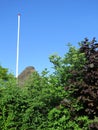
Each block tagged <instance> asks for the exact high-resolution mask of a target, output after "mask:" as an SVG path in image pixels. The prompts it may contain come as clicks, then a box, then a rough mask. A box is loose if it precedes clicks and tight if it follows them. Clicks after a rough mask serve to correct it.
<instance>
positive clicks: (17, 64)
mask: <svg viewBox="0 0 98 130" xmlns="http://www.w3.org/2000/svg"><path fill="white" fill-rule="evenodd" d="M19 38H20V14H18V33H17V54H16V78H17V77H18V66H19Z"/></svg>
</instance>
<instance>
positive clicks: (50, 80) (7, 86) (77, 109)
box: [0, 38, 98, 130]
mask: <svg viewBox="0 0 98 130" xmlns="http://www.w3.org/2000/svg"><path fill="white" fill-rule="evenodd" d="M50 62H52V63H53V65H54V72H53V73H52V74H49V73H48V72H49V71H48V70H47V69H45V70H44V71H42V73H41V74H38V73H37V72H36V71H35V72H33V73H32V75H31V76H30V78H29V79H28V80H27V81H26V83H25V84H24V87H20V86H18V85H17V80H16V79H15V78H14V76H13V75H12V74H9V73H8V70H7V69H6V68H3V67H1V66H0V129H1V130H46V129H47V130H73V129H75V130H93V129H98V128H97V127H98V102H97V100H98V96H97V95H98V43H97V42H96V40H95V38H94V39H93V40H92V41H89V40H88V39H87V38H86V39H85V40H84V41H83V42H80V48H78V49H77V48H75V47H73V46H72V45H69V51H68V52H67V53H66V54H65V55H64V57H60V56H58V55H51V56H50Z"/></svg>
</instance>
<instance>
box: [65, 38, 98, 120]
mask: <svg viewBox="0 0 98 130" xmlns="http://www.w3.org/2000/svg"><path fill="white" fill-rule="evenodd" d="M80 53H85V57H86V61H87V62H86V63H85V65H84V67H83V69H81V70H80V72H79V71H78V72H77V71H76V70H75V71H72V72H71V74H72V77H71V78H70V79H69V83H70V82H71V83H73V86H74V87H73V88H72V86H68V87H66V88H65V90H70V91H71V90H72V89H73V90H74V92H73V93H72V95H71V96H73V97H74V98H76V99H77V100H78V102H80V103H82V104H83V110H82V113H81V111H79V114H80V115H87V116H89V118H90V119H93V118H94V116H98V43H97V42H96V40H95V38H93V40H92V41H90V42H89V41H88V39H87V38H85V40H84V41H83V42H82V45H81V47H80ZM80 79H82V80H80Z"/></svg>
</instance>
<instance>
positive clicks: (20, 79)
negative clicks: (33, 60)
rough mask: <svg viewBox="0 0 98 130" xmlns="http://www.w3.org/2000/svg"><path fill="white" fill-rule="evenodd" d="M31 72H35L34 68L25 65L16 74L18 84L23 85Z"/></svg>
mask: <svg viewBox="0 0 98 130" xmlns="http://www.w3.org/2000/svg"><path fill="white" fill-rule="evenodd" d="M33 72H35V68H34V67H33V66H28V67H26V68H25V69H24V70H23V71H22V72H21V73H20V75H19V76H18V82H19V86H23V85H24V83H25V82H26V81H27V79H28V78H29V77H30V75H31V74H32V73H33Z"/></svg>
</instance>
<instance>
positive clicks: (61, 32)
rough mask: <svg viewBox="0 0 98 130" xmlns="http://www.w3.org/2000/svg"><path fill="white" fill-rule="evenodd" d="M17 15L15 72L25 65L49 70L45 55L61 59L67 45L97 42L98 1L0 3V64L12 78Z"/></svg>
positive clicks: (9, 0)
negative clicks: (18, 30) (87, 41)
mask: <svg viewBox="0 0 98 130" xmlns="http://www.w3.org/2000/svg"><path fill="white" fill-rule="evenodd" d="M18 13H21V18H20V51H19V73H21V72H22V71H23V70H24V69H25V67H27V66H33V67H35V69H36V70H37V71H38V72H39V73H41V72H42V71H43V70H44V69H45V68H48V70H49V71H51V68H52V66H53V65H52V63H50V61H49V56H50V55H52V54H54V53H57V54H58V55H59V56H61V57H63V56H64V54H65V53H66V52H67V50H68V47H67V44H68V43H71V44H72V45H73V46H76V47H77V46H78V42H81V41H83V40H84V38H85V37H88V39H89V40H92V38H93V37H96V40H98V0H0V65H1V66H3V67H5V68H8V69H9V72H11V73H13V74H14V75H15V73H16V72H15V71H16V45H17V26H18Z"/></svg>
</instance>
